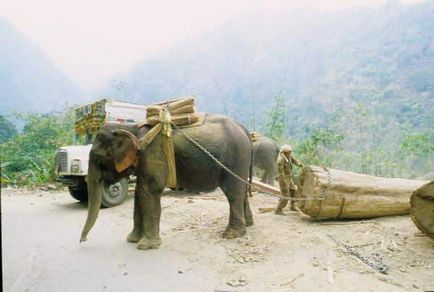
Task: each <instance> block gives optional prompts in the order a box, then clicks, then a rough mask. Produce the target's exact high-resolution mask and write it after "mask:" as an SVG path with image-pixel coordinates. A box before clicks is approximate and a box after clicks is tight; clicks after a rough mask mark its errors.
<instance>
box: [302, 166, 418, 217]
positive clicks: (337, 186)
mask: <svg viewBox="0 0 434 292" xmlns="http://www.w3.org/2000/svg"><path fill="white" fill-rule="evenodd" d="M425 183H427V181H421V180H409V179H401V178H384V177H375V176H370V175H366V174H359V173H355V172H350V171H341V170H336V169H328V170H327V169H325V168H322V167H316V166H309V167H305V168H304V169H303V171H302V174H301V175H300V182H299V188H298V191H297V194H296V196H297V198H299V199H301V200H300V201H299V202H298V206H299V208H300V210H301V211H302V212H303V213H305V214H307V215H309V216H311V217H313V218H316V219H341V218H342V219H343V218H349V219H351V218H372V217H380V216H391V215H404V214H408V213H409V212H410V196H411V195H412V193H413V192H414V191H415V190H416V189H417V188H419V187H420V186H422V185H423V184H425Z"/></svg>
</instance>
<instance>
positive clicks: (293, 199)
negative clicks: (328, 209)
mask: <svg viewBox="0 0 434 292" xmlns="http://www.w3.org/2000/svg"><path fill="white" fill-rule="evenodd" d="M172 126H173V127H174V128H176V129H177V130H179V131H180V132H181V133H182V134H183V135H184V136H185V137H186V138H187V139H188V140H189V141H190V142H191V143H193V144H194V145H196V146H197V147H198V148H199V149H200V150H202V151H203V152H204V153H205V154H206V155H208V156H209V157H210V158H211V159H212V160H213V161H214V162H215V163H217V164H218V165H220V166H221V167H222V168H223V169H224V170H226V171H227V172H228V173H230V174H231V175H233V176H234V177H235V178H237V179H238V180H240V181H241V182H243V183H244V184H246V185H247V186H250V187H255V186H254V185H253V184H251V183H250V182H248V181H247V180H245V179H243V178H242V177H240V176H239V175H237V174H236V173H235V172H233V171H232V170H230V169H229V168H228V167H227V166H226V165H224V164H223V163H222V162H220V161H219V160H218V159H217V158H216V157H215V156H214V155H212V154H211V152H209V151H208V150H207V149H206V148H205V147H203V146H202V145H201V144H199V142H197V141H196V140H194V139H193V138H192V137H191V136H190V135H188V134H187V133H185V132H184V131H183V130H182V129H181V128H180V127H179V126H178V125H176V124H175V123H173V122H172ZM327 172H328V175H329V181H328V184H327V187H326V189H327V190H328V188H329V186H330V184H331V176H330V171H328V170H327ZM267 195H271V196H273V197H276V198H281V199H285V200H289V201H318V200H324V199H325V192H324V190H323V193H322V196H321V197H319V198H292V197H285V196H282V195H276V194H270V193H267ZM323 195H324V196H323Z"/></svg>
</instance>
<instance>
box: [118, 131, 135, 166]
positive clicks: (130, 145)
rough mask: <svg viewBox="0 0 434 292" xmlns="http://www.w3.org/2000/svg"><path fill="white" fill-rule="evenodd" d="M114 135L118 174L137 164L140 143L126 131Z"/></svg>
mask: <svg viewBox="0 0 434 292" xmlns="http://www.w3.org/2000/svg"><path fill="white" fill-rule="evenodd" d="M113 135H114V137H115V138H114V143H113V144H114V145H113V146H114V151H113V152H114V160H115V167H116V171H117V172H118V173H120V172H122V171H124V170H125V169H127V168H128V167H131V166H133V165H135V164H136V163H137V160H138V152H139V141H138V139H137V137H136V136H134V135H133V134H132V133H131V132H128V131H126V130H122V129H118V130H114V131H113Z"/></svg>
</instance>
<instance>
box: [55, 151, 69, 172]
mask: <svg viewBox="0 0 434 292" xmlns="http://www.w3.org/2000/svg"><path fill="white" fill-rule="evenodd" d="M54 163H55V165H54V166H55V170H56V172H57V173H59V172H66V171H67V170H68V154H67V153H66V151H62V150H59V151H57V153H56V157H55V159H54Z"/></svg>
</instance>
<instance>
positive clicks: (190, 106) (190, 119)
mask: <svg viewBox="0 0 434 292" xmlns="http://www.w3.org/2000/svg"><path fill="white" fill-rule="evenodd" d="M195 102H196V99H195V98H194V97H182V98H177V99H172V100H169V101H164V102H160V103H156V104H152V105H150V106H148V107H147V109H146V125H149V126H155V125H156V124H158V123H159V122H160V112H161V111H162V109H163V108H166V109H167V110H168V111H169V113H170V115H171V119H172V123H174V124H175V125H177V126H185V125H190V124H194V123H196V122H197V121H198V120H199V114H198V113H196V108H195Z"/></svg>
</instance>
